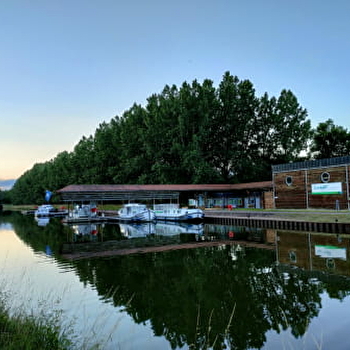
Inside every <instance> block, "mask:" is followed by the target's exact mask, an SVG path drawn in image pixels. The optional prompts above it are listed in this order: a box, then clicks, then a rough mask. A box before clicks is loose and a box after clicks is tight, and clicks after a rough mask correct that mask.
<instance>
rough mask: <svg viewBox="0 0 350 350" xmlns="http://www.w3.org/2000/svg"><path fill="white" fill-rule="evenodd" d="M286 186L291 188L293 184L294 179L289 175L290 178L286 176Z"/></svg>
mask: <svg viewBox="0 0 350 350" xmlns="http://www.w3.org/2000/svg"><path fill="white" fill-rule="evenodd" d="M285 181H286V185H287V186H291V185H292V183H293V178H292V177H291V176H290V175H288V176H286V180H285Z"/></svg>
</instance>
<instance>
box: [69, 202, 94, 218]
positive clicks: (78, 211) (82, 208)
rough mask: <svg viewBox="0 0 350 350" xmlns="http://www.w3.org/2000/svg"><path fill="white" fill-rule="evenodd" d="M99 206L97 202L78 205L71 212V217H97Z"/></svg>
mask: <svg viewBox="0 0 350 350" xmlns="http://www.w3.org/2000/svg"><path fill="white" fill-rule="evenodd" d="M97 214H98V212H97V206H96V204H95V203H90V204H82V205H76V206H75V207H74V209H73V211H71V212H70V213H69V217H70V218H73V219H84V218H85V219H87V218H95V217H97Z"/></svg>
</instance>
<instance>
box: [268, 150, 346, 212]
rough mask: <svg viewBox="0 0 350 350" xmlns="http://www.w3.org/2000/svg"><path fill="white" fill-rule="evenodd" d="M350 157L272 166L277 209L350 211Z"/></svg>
mask: <svg viewBox="0 0 350 350" xmlns="http://www.w3.org/2000/svg"><path fill="white" fill-rule="evenodd" d="M349 166H350V156H346V157H337V158H327V159H316V160H312V161H306V162H296V163H288V164H281V165H274V166H272V179H273V192H274V207H275V208H277V209H287V208H291V209H309V208H322V209H335V210H339V209H350V196H349Z"/></svg>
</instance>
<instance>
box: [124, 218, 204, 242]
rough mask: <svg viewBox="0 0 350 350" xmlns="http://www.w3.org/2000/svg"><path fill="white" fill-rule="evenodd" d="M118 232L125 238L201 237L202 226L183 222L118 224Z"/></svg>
mask: <svg viewBox="0 0 350 350" xmlns="http://www.w3.org/2000/svg"><path fill="white" fill-rule="evenodd" d="M119 227H120V232H121V233H122V234H123V235H124V236H125V237H127V238H134V237H146V236H149V235H157V236H176V235H182V234H195V235H202V234H203V232H204V225H203V224H191V223H184V222H169V221H164V222H163V221H156V222H154V223H153V222H152V223H151V222H148V223H138V224H136V223H135V224H133V223H128V224H122V223H120V224H119Z"/></svg>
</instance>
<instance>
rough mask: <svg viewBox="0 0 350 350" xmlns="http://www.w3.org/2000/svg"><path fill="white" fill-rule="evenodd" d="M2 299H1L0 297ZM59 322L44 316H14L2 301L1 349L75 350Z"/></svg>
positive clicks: (0, 306)
mask: <svg viewBox="0 0 350 350" xmlns="http://www.w3.org/2000/svg"><path fill="white" fill-rule="evenodd" d="M0 298H1V297H0ZM57 322H58V320H57V319H56V318H49V317H44V316H35V317H34V316H33V315H29V316H27V315H25V314H13V315H11V316H10V313H9V310H7V309H6V307H5V301H4V300H3V299H0V349H7V350H18V349H28V350H31V349H33V350H34V349H35V350H36V349H42V350H53V349H55V350H68V349H73V346H72V342H71V341H70V340H69V339H68V338H67V337H66V336H65V334H64V332H62V330H61V328H60V326H59V324H58V323H57Z"/></svg>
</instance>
